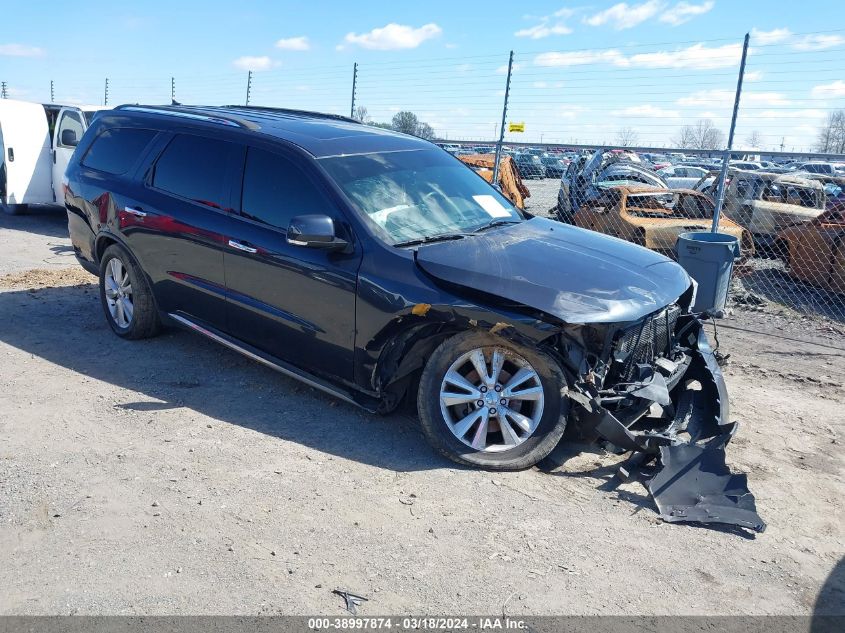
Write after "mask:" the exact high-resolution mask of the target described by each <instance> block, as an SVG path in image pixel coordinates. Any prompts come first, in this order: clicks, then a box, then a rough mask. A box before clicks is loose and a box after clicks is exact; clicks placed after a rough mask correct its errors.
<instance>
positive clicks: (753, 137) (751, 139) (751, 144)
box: [745, 130, 763, 149]
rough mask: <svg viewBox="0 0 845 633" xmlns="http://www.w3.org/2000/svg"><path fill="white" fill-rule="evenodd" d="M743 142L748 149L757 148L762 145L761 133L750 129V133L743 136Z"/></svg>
mask: <svg viewBox="0 0 845 633" xmlns="http://www.w3.org/2000/svg"><path fill="white" fill-rule="evenodd" d="M745 144H746V145H747V146H748V149H759V148H760V147H761V146H762V145H763V135H762V134H760V132H758V131H757V130H752V132H751V134H749V135H748V136H747V137H746V138H745Z"/></svg>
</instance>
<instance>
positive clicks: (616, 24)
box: [584, 0, 665, 31]
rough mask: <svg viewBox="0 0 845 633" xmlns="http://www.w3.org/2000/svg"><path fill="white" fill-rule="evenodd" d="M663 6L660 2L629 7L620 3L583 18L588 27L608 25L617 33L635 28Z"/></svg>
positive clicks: (654, 0) (650, 1) (652, 0)
mask: <svg viewBox="0 0 845 633" xmlns="http://www.w3.org/2000/svg"><path fill="white" fill-rule="evenodd" d="M664 6H665V5H664V3H663V2H661V1H660V0H647V2H643V3H641V4H630V5H629V4H628V3H627V2H620V3H619V4H614V5H613V6H612V7H610V8H609V9H605V10H604V11H600V12H598V13H596V14H595V15H592V16H590V17H588V18H584V23H585V24H589V25H590V26H603V25H605V24H609V25H610V26H612V27H613V28H614V29H616V30H617V31H621V30H623V29H630V28H632V27H635V26H637V25H638V24H641V23H642V22H645V21H646V20H648V19H649V18H652V17H654V16H655V15H657V13H659V12H660V10H661V9H663V7H664Z"/></svg>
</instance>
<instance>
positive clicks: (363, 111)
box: [352, 105, 370, 123]
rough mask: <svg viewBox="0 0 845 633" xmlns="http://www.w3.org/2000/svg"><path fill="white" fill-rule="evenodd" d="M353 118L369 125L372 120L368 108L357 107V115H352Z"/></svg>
mask: <svg viewBox="0 0 845 633" xmlns="http://www.w3.org/2000/svg"><path fill="white" fill-rule="evenodd" d="M352 118H353V119H358V120H359V121H360V122H361V123H367V122H368V121H369V120H370V115H369V113H368V112H367V106H363V105H359V106H355V114H354V115H352Z"/></svg>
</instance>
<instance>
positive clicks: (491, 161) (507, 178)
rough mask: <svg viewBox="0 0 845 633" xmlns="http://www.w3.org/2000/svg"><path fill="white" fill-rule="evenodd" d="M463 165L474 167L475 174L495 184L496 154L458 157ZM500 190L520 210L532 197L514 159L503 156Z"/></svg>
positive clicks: (500, 163) (500, 164)
mask: <svg viewBox="0 0 845 633" xmlns="http://www.w3.org/2000/svg"><path fill="white" fill-rule="evenodd" d="M457 158H458V160H460V161H461V162H462V163H464V164H466V165H469V166H470V167H472V168H473V169H474V170H475V172H476V173H477V174H478V175H479V176H481V177H482V178H484V180H486V181H487V182H489V183H492V182H493V166H494V165H495V161H496V155H495V154H464V155H461V156H458V157H457ZM498 185H499V189H500V190H501V192H502V194H503V195H504V196H505V197H506V198H507V199H508V200H510V201H511V202H512V203H513V204H514V206H517V207H519V208H520V209H524V208H525V199H526V198H528V197H530V196H531V192H529V191H528V187H526V186H525V185H524V184H523V183H522V178H521V177H520V175H519V170H518V169H517V167H516V164H515V163H514V160H513V158H511V157H510V156H505V155H503V156H502V157H501V159H500V160H499V182H498Z"/></svg>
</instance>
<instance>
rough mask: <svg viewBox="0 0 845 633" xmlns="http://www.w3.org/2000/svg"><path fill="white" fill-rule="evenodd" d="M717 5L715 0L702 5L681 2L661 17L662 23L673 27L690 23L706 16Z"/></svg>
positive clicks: (708, 0)
mask: <svg viewBox="0 0 845 633" xmlns="http://www.w3.org/2000/svg"><path fill="white" fill-rule="evenodd" d="M715 5H716V3H715V2H714V0H706V2H702V3H701V4H692V3H691V2H679V3H678V4H676V5H675V6H673V7H671V8H669V9H667V10H666V11H665V12H663V13H662V14H661V15H660V18H659V19H660V21H661V22H665V23H667V24H671V25H672V26H679V25H681V24H684V23H685V22H689V21H690V20H692V19H693V18H694V17H696V16H699V15H704V14H705V13H707V12H709V11H710V10H711V9H713V7H714V6H715Z"/></svg>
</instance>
